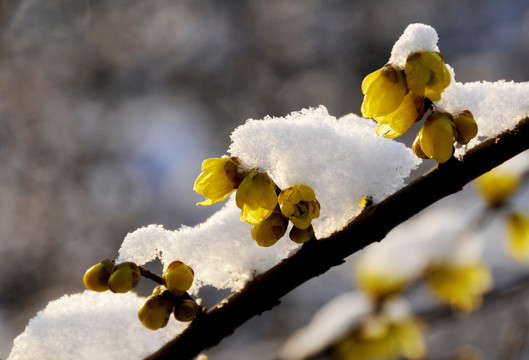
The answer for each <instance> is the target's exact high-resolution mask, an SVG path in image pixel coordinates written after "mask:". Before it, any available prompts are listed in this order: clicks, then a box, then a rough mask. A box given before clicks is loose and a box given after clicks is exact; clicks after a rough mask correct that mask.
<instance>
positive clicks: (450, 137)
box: [413, 113, 454, 163]
mask: <svg viewBox="0 0 529 360" xmlns="http://www.w3.org/2000/svg"><path fill="white" fill-rule="evenodd" d="M417 141H418V142H417V143H416V145H415V146H414V147H413V149H414V151H415V154H416V155H417V156H419V157H422V155H424V156H426V158H429V159H432V158H433V159H435V160H436V161H437V162H438V163H444V162H446V161H448V159H450V158H451V157H452V154H453V153H454V122H453V119H452V116H451V115H450V114H446V113H432V114H430V116H428V118H426V120H425V122H424V125H423V126H422V128H421V130H420V131H419V134H418V135H417ZM417 145H419V146H420V150H418V149H417Z"/></svg>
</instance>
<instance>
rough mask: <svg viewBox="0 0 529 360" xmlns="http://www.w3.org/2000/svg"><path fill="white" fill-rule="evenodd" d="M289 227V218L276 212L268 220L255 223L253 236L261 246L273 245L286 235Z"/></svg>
mask: <svg viewBox="0 0 529 360" xmlns="http://www.w3.org/2000/svg"><path fill="white" fill-rule="evenodd" d="M287 227H288V220H286V219H285V218H283V216H281V214H280V213H277V212H274V213H272V215H270V216H269V217H268V218H267V219H266V220H264V221H262V222H260V223H259V224H257V225H254V227H253V228H252V238H253V239H254V240H255V241H256V242H257V245H259V246H263V247H268V246H272V245H274V244H275V243H276V242H277V240H279V239H281V238H282V237H283V235H285V232H286V231H287Z"/></svg>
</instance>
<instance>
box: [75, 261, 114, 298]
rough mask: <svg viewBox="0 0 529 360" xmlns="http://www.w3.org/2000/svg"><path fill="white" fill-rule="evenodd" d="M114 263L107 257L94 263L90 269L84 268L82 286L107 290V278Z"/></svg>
mask: <svg viewBox="0 0 529 360" xmlns="http://www.w3.org/2000/svg"><path fill="white" fill-rule="evenodd" d="M113 267H114V263H113V262H112V261H110V260H108V259H105V260H103V261H101V262H100V263H99V264H95V265H94V266H92V267H91V268H90V269H88V270H86V273H85V274H84V276H83V283H84V286H85V287H86V288H87V289H88V290H92V291H97V292H103V291H107V290H108V278H109V277H110V273H111V272H112V268H113Z"/></svg>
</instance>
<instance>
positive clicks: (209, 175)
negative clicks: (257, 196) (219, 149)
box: [193, 157, 239, 205]
mask: <svg viewBox="0 0 529 360" xmlns="http://www.w3.org/2000/svg"><path fill="white" fill-rule="evenodd" d="M238 166H239V161H238V160H237V158H233V157H231V158H230V157H223V158H214V159H207V160H204V162H203V163H202V173H201V174H200V175H199V177H198V178H197V179H196V180H195V185H194V186H193V190H195V191H196V192H197V193H199V194H202V195H204V197H205V198H206V200H204V201H201V202H199V203H197V205H211V204H214V203H216V202H219V201H223V200H224V199H226V198H227V197H228V195H229V194H230V193H231V192H232V191H233V189H235V188H237V186H238V184H239V180H238V179H239V174H238V173H237V168H238Z"/></svg>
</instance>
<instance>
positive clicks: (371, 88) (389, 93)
mask: <svg viewBox="0 0 529 360" xmlns="http://www.w3.org/2000/svg"><path fill="white" fill-rule="evenodd" d="M406 92H407V89H406V80H405V79H404V73H403V72H402V70H398V69H395V68H394V67H392V66H391V65H389V64H388V65H386V66H384V67H383V68H382V69H379V70H377V71H375V72H372V73H371V74H369V75H367V76H366V77H365V79H364V81H363V82H362V93H363V94H365V96H364V101H363V102H362V109H361V110H362V116H364V117H370V118H376V117H378V116H384V115H388V114H390V113H392V112H393V111H395V110H396V109H397V108H398V107H399V105H400V104H401V103H402V101H403V100H404V96H406Z"/></svg>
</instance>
